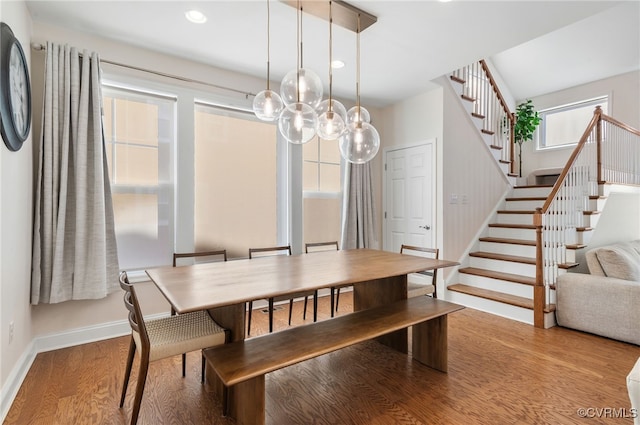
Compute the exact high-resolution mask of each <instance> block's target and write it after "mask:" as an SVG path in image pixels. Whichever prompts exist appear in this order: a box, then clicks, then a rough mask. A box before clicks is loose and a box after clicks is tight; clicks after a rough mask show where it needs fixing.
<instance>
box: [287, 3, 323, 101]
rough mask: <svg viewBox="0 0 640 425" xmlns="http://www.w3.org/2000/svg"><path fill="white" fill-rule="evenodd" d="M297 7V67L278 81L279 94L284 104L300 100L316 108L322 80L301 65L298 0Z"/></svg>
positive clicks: (320, 96)
mask: <svg viewBox="0 0 640 425" xmlns="http://www.w3.org/2000/svg"><path fill="white" fill-rule="evenodd" d="M297 9H298V12H297V13H298V15H297V17H298V30H297V31H298V33H297V34H298V44H299V47H298V54H299V56H298V62H299V67H298V66H297V67H296V69H293V70H291V71H289V72H288V73H287V74H286V75H285V76H284V78H283V79H282V82H281V83H280V96H281V97H282V101H283V102H284V104H285V105H289V104H291V103H296V102H302V103H306V104H307V105H309V106H311V107H312V108H314V109H315V108H317V107H318V105H320V102H322V94H323V93H322V91H323V89H322V80H320V77H318V74H316V73H315V72H313V71H312V70H310V69H306V68H304V66H303V59H302V55H303V49H302V41H301V38H302V17H301V15H302V6H300V0H298V2H297Z"/></svg>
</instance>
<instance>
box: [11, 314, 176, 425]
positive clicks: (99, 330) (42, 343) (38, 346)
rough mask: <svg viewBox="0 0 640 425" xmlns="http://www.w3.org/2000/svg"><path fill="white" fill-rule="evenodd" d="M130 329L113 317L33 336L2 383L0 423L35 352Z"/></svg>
mask: <svg viewBox="0 0 640 425" xmlns="http://www.w3.org/2000/svg"><path fill="white" fill-rule="evenodd" d="M168 315H169V313H159V314H153V315H149V316H147V318H148V319H158V318H161V317H167V316H168ZM130 332H131V327H130V326H129V322H128V321H127V320H117V321H114V322H107V323H100V324H97V325H92V326H86V327H82V328H77V329H71V330H69V331H65V332H58V333H53V334H49V335H43V336H38V337H36V338H34V339H33V340H32V341H31V343H30V344H29V345H28V346H27V348H26V349H25V350H24V352H23V354H22V356H21V357H20V359H19V360H18V361H17V362H16V366H15V367H14V368H13V370H12V371H11V373H9V376H8V377H7V380H6V382H5V385H3V386H2V394H1V395H0V406H1V408H2V410H0V412H1V415H0V422H4V420H5V418H6V416H7V414H8V413H9V409H10V408H11V405H12V404H13V401H14V400H15V398H16V395H17V394H18V391H19V390H20V387H21V386H22V383H23V382H24V379H25V378H26V377H27V373H29V369H31V365H32V364H33V362H34V360H35V359H36V356H37V355H38V354H39V353H45V352H47V351H52V350H59V349H61V348H67V347H73V346H75V345H81V344H87V343H90V342H96V341H102V340H105V339H110V338H116V337H119V336H123V335H127V334H129V333H130Z"/></svg>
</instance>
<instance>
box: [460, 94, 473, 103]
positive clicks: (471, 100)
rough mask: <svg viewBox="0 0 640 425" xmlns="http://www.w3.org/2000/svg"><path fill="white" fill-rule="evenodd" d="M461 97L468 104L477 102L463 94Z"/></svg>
mask: <svg viewBox="0 0 640 425" xmlns="http://www.w3.org/2000/svg"><path fill="white" fill-rule="evenodd" d="M460 97H461V98H462V100H466V101H467V102H475V101H476V100H475V99H474V98H473V97H471V96H467V95H466V94H463V95H461V96H460Z"/></svg>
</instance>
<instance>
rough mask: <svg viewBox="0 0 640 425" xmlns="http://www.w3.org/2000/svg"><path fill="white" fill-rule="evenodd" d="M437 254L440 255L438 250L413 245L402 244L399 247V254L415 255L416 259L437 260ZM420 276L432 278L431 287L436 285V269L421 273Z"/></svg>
mask: <svg viewBox="0 0 640 425" xmlns="http://www.w3.org/2000/svg"><path fill="white" fill-rule="evenodd" d="M439 253H440V250H439V249H438V248H426V247H422V246H413V245H404V244H403V245H402V246H400V254H407V255H415V256H417V257H425V258H433V259H436V260H437V259H438V255H439ZM421 274H425V275H428V276H432V277H433V285H435V284H436V279H437V276H438V269H433V270H430V271H425V272H421Z"/></svg>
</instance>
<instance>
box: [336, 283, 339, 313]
mask: <svg viewBox="0 0 640 425" xmlns="http://www.w3.org/2000/svg"><path fill="white" fill-rule="evenodd" d="M339 302H340V288H338V294H337V295H336V311H338V303H339Z"/></svg>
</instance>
